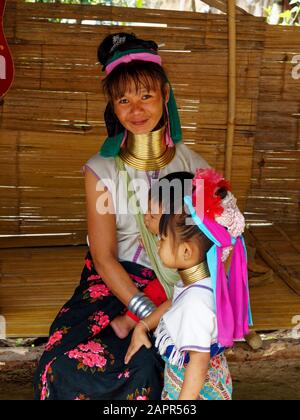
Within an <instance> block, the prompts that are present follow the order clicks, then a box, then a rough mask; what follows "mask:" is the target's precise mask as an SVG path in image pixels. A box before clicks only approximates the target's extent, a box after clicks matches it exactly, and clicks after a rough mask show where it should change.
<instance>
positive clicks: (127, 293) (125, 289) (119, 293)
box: [94, 257, 139, 307]
mask: <svg viewBox="0 0 300 420" xmlns="http://www.w3.org/2000/svg"><path fill="white" fill-rule="evenodd" d="M94 265H95V268H96V271H97V273H99V275H101V277H102V278H103V281H104V283H105V284H106V285H107V286H108V288H109V289H110V291H111V292H112V293H113V295H114V296H116V297H117V298H118V299H119V300H120V301H121V302H122V303H123V304H124V305H125V306H126V307H128V304H129V302H130V300H131V299H132V297H133V296H134V295H135V294H137V293H138V292H139V290H138V289H137V287H135V285H134V283H133V281H132V280H131V278H130V277H129V275H128V274H127V272H126V270H125V269H124V268H123V266H122V265H121V264H120V263H119V261H117V260H116V259H115V258H113V257H111V258H109V259H106V261H105V262H104V263H101V264H100V263H97V261H94Z"/></svg>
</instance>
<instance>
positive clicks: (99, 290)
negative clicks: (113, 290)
mask: <svg viewBox="0 0 300 420" xmlns="http://www.w3.org/2000/svg"><path fill="white" fill-rule="evenodd" d="M88 291H89V293H90V297H91V298H93V299H98V298H101V297H102V296H109V295H110V291H109V289H108V287H107V286H105V285H104V284H95V285H94V286H91V287H89V288H88Z"/></svg>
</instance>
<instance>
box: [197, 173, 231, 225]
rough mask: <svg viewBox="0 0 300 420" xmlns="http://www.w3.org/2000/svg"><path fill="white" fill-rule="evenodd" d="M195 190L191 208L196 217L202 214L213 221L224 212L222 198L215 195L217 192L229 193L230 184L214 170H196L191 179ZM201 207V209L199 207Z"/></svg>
mask: <svg viewBox="0 0 300 420" xmlns="http://www.w3.org/2000/svg"><path fill="white" fill-rule="evenodd" d="M193 186H194V187H195V190H194V192H193V195H192V199H193V206H194V207H195V208H196V211H197V213H198V215H200V214H201V212H202V211H203V212H204V216H206V217H208V218H210V219H215V217H217V216H221V215H222V214H223V211H224V207H223V206H222V197H221V196H220V195H217V192H218V190H220V189H221V188H222V189H225V190H226V191H230V189H231V187H230V183H229V182H228V181H226V180H225V179H224V178H223V176H222V175H221V174H220V173H218V172H217V171H215V170H214V169H211V168H209V169H197V170H196V173H195V177H194V179H193ZM199 205H201V209H200V207H199Z"/></svg>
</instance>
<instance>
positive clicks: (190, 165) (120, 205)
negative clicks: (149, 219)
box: [83, 143, 209, 268]
mask: <svg viewBox="0 0 300 420" xmlns="http://www.w3.org/2000/svg"><path fill="white" fill-rule="evenodd" d="M125 167H126V170H127V171H128V174H129V176H130V178H131V179H132V180H136V181H134V190H135V192H136V196H137V199H138V200H139V201H140V205H141V208H142V209H143V212H144V213H145V212H146V211H147V205H148V191H149V188H150V186H151V181H152V180H153V179H158V178H161V177H164V176H166V175H168V174H170V173H172V172H178V171H187V172H192V173H195V171H196V169H197V168H208V167H209V165H208V163H207V162H206V161H205V160H204V159H203V158H202V157H201V156H200V155H198V154H197V153H195V152H194V151H192V150H190V149H189V148H188V147H187V146H186V145H185V144H183V143H179V144H177V145H176V154H175V157H174V158H173V160H172V161H171V162H170V163H169V164H168V165H167V166H166V167H165V168H163V169H161V170H160V171H139V170H137V169H134V168H132V167H131V166H128V165H126V164H125ZM86 168H88V169H89V170H91V171H92V172H93V173H94V174H95V176H96V177H97V178H98V179H101V181H102V183H103V184H104V185H105V186H106V187H107V188H108V190H109V192H110V193H111V194H112V198H113V205H114V209H118V211H117V212H116V226H117V241H118V259H119V261H131V262H136V263H138V264H141V265H143V266H145V267H148V268H151V264H150V261H149V258H148V256H147V254H146V252H145V250H144V248H143V246H142V244H141V241H140V233H139V230H138V227H137V224H136V220H135V216H134V214H130V213H128V212H126V209H127V201H128V200H127V194H126V190H125V188H124V180H123V178H121V177H120V176H119V171H118V169H117V168H116V164H115V160H114V158H105V157H102V156H100V155H99V154H96V155H94V156H92V157H91V158H90V159H89V160H88V161H87V163H86V164H85V165H84V167H83V172H84V171H85V170H86ZM139 181H141V184H139ZM122 212H123V214H122ZM87 242H88V238H87Z"/></svg>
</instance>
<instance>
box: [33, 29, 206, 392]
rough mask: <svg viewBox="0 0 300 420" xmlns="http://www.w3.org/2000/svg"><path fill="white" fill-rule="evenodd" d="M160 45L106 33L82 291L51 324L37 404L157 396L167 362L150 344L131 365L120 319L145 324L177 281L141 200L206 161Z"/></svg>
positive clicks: (89, 170) (89, 173)
mask: <svg viewBox="0 0 300 420" xmlns="http://www.w3.org/2000/svg"><path fill="white" fill-rule="evenodd" d="M157 49H158V47H157V45H156V43H155V42H153V41H145V40H141V39H138V38H137V37H136V36H135V35H133V34H127V33H118V34H114V35H110V36H108V37H107V38H105V39H104V41H103V42H102V43H101V44H100V46H99V48H98V58H99V61H100V62H101V64H102V65H103V70H105V71H106V75H107V76H106V78H105V80H104V92H105V94H106V95H107V97H108V104H107V107H106V110H105V122H106V127H107V131H108V138H107V139H106V140H105V142H104V144H103V146H102V148H101V150H100V153H98V154H96V155H94V156H93V157H92V158H91V159H90V160H89V161H88V162H87V163H86V165H85V166H84V172H85V185H86V202H87V221H88V244H89V252H88V254H87V256H86V259H85V266H84V269H83V271H82V275H81V282H80V284H79V286H78V287H77V289H76V290H75V293H74V295H73V297H72V298H71V299H70V300H69V301H68V302H67V303H66V304H65V305H64V307H63V308H62V309H61V311H60V312H59V314H58V316H57V317H56V319H55V321H54V322H53V324H52V326H51V328H50V338H49V341H48V343H47V345H46V347H45V352H44V354H43V356H42V358H41V360H40V363H39V367H38V369H37V372H36V376H35V396H36V398H39V399H110V400H111V399H115V400H126V399H152V400H159V399H160V396H161V390H162V379H161V377H162V376H161V375H162V372H163V364H162V361H161V359H160V357H159V356H158V355H157V354H156V352H155V351H154V350H153V349H146V348H143V349H141V350H140V351H139V352H138V353H137V355H136V356H135V358H134V359H133V360H132V361H131V362H130V364H129V365H128V366H126V365H125V364H124V358H125V355H126V352H127V349H128V346H129V343H130V337H131V334H128V331H129V330H128V331H123V330H121V329H120V328H119V326H118V324H117V323H116V322H114V319H116V318H117V317H118V315H120V314H122V313H124V311H126V310H127V308H128V309H129V310H131V311H132V313H133V318H134V319H137V318H138V319H143V318H144V317H145V316H147V315H148V314H149V313H151V312H152V311H153V310H154V309H155V305H154V304H153V302H154V303H155V304H156V305H159V304H160V303H161V302H159V301H157V300H156V296H155V290H157V287H156V288H152V291H151V286H152V285H154V284H156V286H157V284H158V285H159V287H160V288H163V290H164V291H165V299H167V298H170V297H171V293H172V288H173V285H174V284H175V283H176V281H177V280H178V277H177V274H176V273H175V272H174V271H172V270H168V269H164V268H163V266H162V264H161V263H160V260H159V258H158V256H157V251H156V246H155V245H156V243H155V237H154V235H151V234H150V233H149V232H148V231H147V229H146V228H145V225H144V221H143V215H142V212H144V211H145V207H143V205H142V203H145V202H147V197H148V190H149V188H150V186H151V182H152V180H153V179H157V178H159V177H163V176H165V175H167V174H168V173H171V172H176V171H188V172H194V171H195V169H196V168H199V167H202V168H203V167H207V166H208V165H207V163H206V162H205V161H204V160H203V159H202V158H201V157H200V156H198V155H197V154H196V153H194V152H192V151H190V150H189V149H188V148H187V147H186V146H185V145H184V144H183V143H182V142H181V127H180V121H179V116H178V112H177V108H176V102H175V98H174V95H173V91H172V87H171V85H170V83H169V81H168V79H167V76H166V73H165V71H164V69H163V67H162V65H161V58H160V56H159V55H158V54H157ZM139 202H140V204H141V209H140V208H138V203H139ZM107 203H108V204H107ZM128 203H129V206H128V207H129V208H128V209H127V204H128ZM124 209H125V210H124ZM139 210H140V211H139ZM141 210H142V212H141ZM143 291H144V292H145V293H143ZM148 296H151V299H149V297H148ZM132 322H133V321H132Z"/></svg>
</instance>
